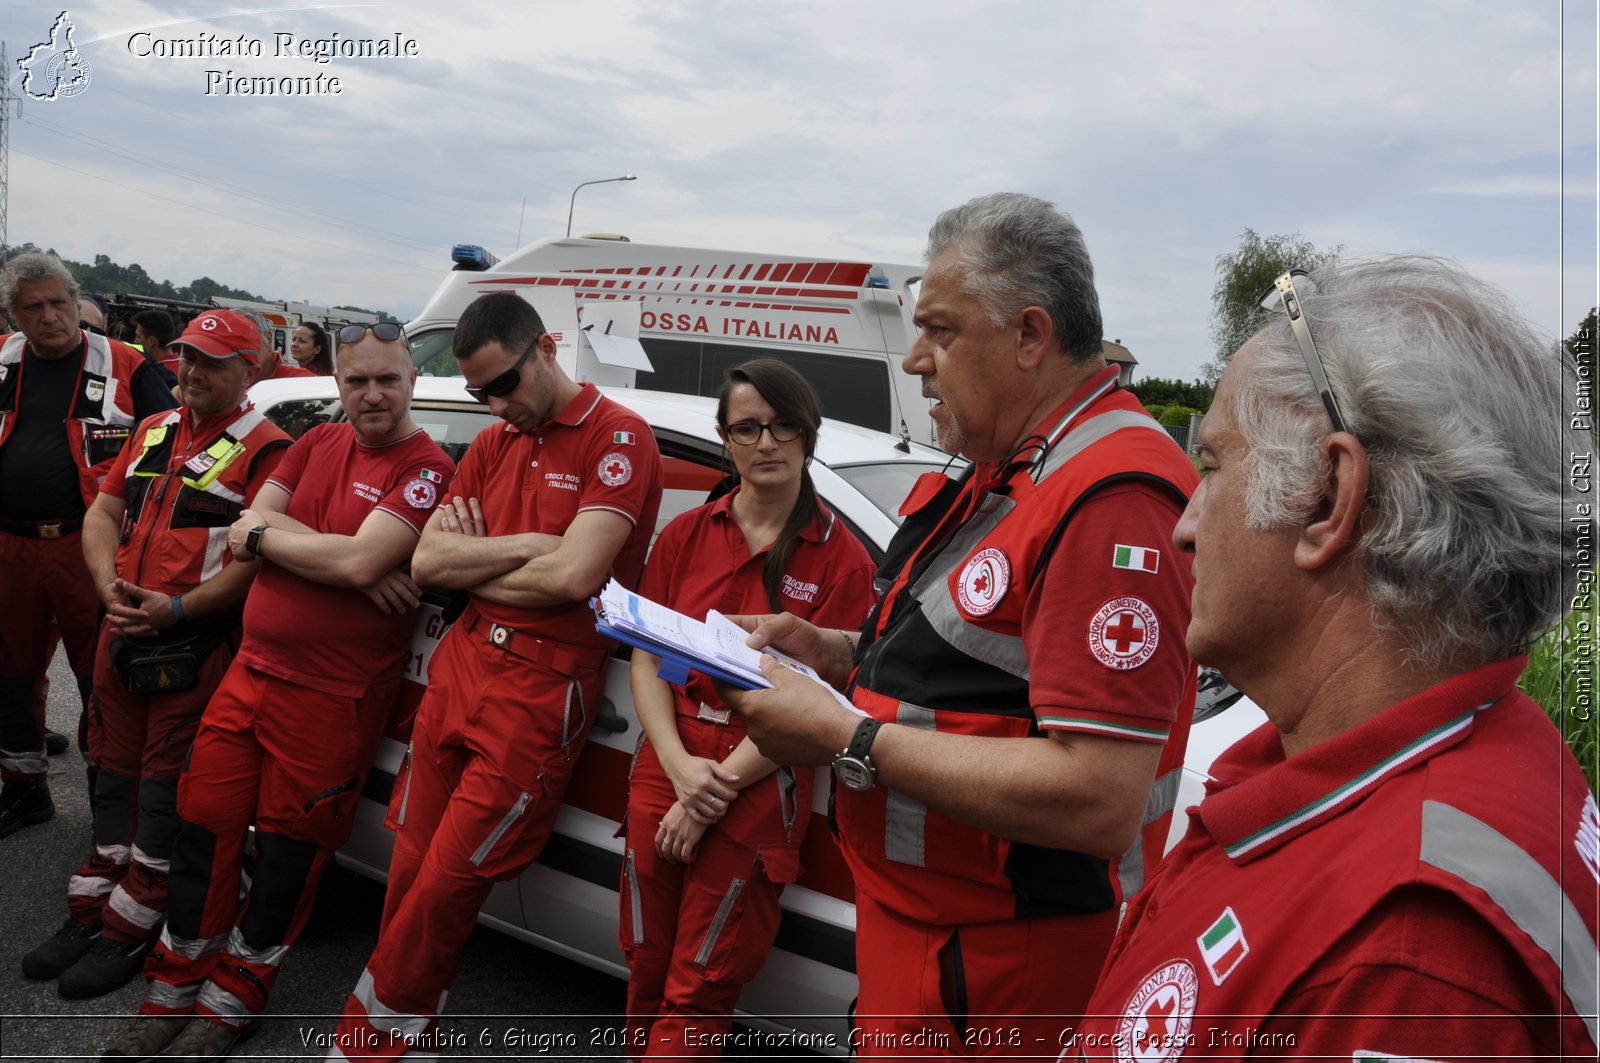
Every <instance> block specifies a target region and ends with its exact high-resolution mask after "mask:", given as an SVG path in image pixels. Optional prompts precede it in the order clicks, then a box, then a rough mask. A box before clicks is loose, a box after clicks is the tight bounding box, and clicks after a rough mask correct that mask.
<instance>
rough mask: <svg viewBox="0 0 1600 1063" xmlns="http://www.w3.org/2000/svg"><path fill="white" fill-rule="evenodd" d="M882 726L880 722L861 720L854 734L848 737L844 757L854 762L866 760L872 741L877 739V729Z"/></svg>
mask: <svg viewBox="0 0 1600 1063" xmlns="http://www.w3.org/2000/svg"><path fill="white" fill-rule="evenodd" d="M882 726H883V721H882V720H873V719H866V720H862V721H861V722H860V723H859V724H857V725H856V733H855V734H854V735H852V736H851V737H850V744H849V745H848V746H846V747H845V750H844V755H845V756H847V757H851V758H853V759H855V760H866V759H867V753H868V751H869V750H871V749H872V740H873V739H875V738H877V737H878V729H879V728H880V727H882Z"/></svg>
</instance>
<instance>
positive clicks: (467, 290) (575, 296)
mask: <svg viewBox="0 0 1600 1063" xmlns="http://www.w3.org/2000/svg"><path fill="white" fill-rule="evenodd" d="M451 257H452V260H453V261H454V262H455V267H454V268H453V269H452V270H451V271H450V273H449V274H448V275H447V276H446V277H445V279H444V282H443V283H442V284H440V285H439V288H438V290H437V291H435V292H434V293H433V296H432V298H430V299H429V300H428V304H427V306H426V307H425V308H424V309H423V311H422V313H421V314H419V315H418V316H417V317H416V319H415V320H413V321H411V322H410V323H409V324H408V325H407V326H406V333H407V335H409V336H410V338H411V343H412V347H413V351H414V356H415V359H416V363H417V365H418V366H419V367H420V368H421V370H422V372H423V374H424V375H426V376H459V375H460V370H459V368H458V367H457V365H456V359H455V354H454V352H453V350H452V347H451V341H452V338H453V336H454V333H455V324H456V320H457V319H458V318H459V317H460V316H461V312H462V311H463V310H465V309H466V308H467V305H468V304H469V303H471V302H472V301H473V300H474V299H476V298H477V297H478V296H480V295H483V294H485V293H488V292H506V291H509V292H517V293H519V294H521V295H523V296H524V297H525V298H527V299H528V301H529V302H531V303H533V304H534V305H535V306H537V307H539V308H540V310H541V313H544V312H545V307H546V306H548V305H550V302H549V297H550V296H564V295H567V294H570V297H571V299H572V300H574V301H575V303H576V306H577V307H578V313H579V314H580V315H581V314H582V313H583V308H584V307H585V306H586V305H591V306H592V304H595V303H599V302H604V301H610V300H627V301H633V302H636V303H637V304H638V337H637V338H638V340H639V342H640V343H641V345H642V346H643V347H644V350H645V353H646V354H647V355H648V356H649V359H650V363H651V366H652V371H650V372H640V373H639V374H638V376H637V379H636V384H635V385H634V386H637V387H639V388H642V389H649V390H654V391H667V392H674V393H677V394H684V395H714V394H716V392H717V389H718V388H719V387H720V386H721V385H722V380H723V374H724V373H725V372H726V371H727V370H728V368H729V367H731V366H734V365H738V364H739V363H740V362H745V361H749V360H750V359H751V358H759V357H766V356H771V357H776V358H781V359H783V360H784V361H785V362H788V363H789V364H790V365H792V366H794V367H795V368H796V369H798V370H800V372H801V373H803V374H805V376H806V379H807V380H809V381H810V382H811V385H812V387H814V388H815V389H816V391H817V394H818V396H819V397H820V398H821V400H822V413H823V416H825V417H829V418H832V419H835V420H840V421H848V422H851V423H853V424H858V425H862V426H864V427H867V428H873V429H876V430H878V431H880V432H887V433H890V434H892V435H897V436H899V437H900V438H901V439H902V440H907V439H909V440H913V441H915V442H919V443H932V442H933V423H932V421H931V419H930V418H929V416H928V409H929V402H928V400H927V399H925V398H923V397H922V394H921V384H920V382H919V381H918V379H917V378H915V377H911V376H907V375H906V374H905V373H903V372H902V371H901V370H900V361H901V359H902V358H903V357H904V356H905V353H906V350H907V348H908V347H909V346H910V343H911V340H912V338H913V336H914V335H915V330H914V327H913V326H912V323H911V314H912V306H913V304H914V302H915V294H914V290H913V285H914V284H915V283H916V282H917V281H918V280H920V279H921V276H922V272H923V270H922V267H920V266H905V265H892V264H874V263H868V262H843V261H836V260H830V259H819V258H807V257H803V256H797V255H776V254H758V253H754V252H748V251H712V250H706V249H703V248H690V247H667V246H662V245H656V244H636V243H632V242H630V241H628V240H627V239H626V238H622V237H595V236H585V237H569V238H557V239H549V240H539V241H537V242H535V243H532V244H529V245H528V246H526V247H524V248H522V249H521V250H520V251H518V252H516V253H515V254H514V255H512V256H510V257H508V258H506V259H503V260H498V259H496V258H495V257H494V256H493V255H490V254H489V253H487V252H485V251H484V250H483V249H482V248H481V247H478V246H476V245H471V244H458V245H457V246H456V247H455V249H454V251H453V253H452V256H451ZM595 309H598V307H596V308H595ZM630 309H631V308H630ZM630 316H631V315H630ZM547 327H549V328H550V329H551V330H552V332H558V331H559V325H558V324H556V323H547ZM556 339H557V342H558V344H560V343H562V340H563V337H561V336H560V335H557V337H556Z"/></svg>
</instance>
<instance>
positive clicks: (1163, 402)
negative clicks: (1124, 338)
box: [1128, 376, 1216, 412]
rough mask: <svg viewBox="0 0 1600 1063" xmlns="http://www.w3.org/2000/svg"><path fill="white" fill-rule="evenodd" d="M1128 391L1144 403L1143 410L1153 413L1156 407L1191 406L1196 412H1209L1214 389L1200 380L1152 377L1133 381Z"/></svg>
mask: <svg viewBox="0 0 1600 1063" xmlns="http://www.w3.org/2000/svg"><path fill="white" fill-rule="evenodd" d="M1128 390H1129V391H1131V392H1132V393H1133V395H1134V397H1135V398H1137V399H1138V400H1139V401H1140V402H1142V403H1144V408H1145V409H1147V410H1151V411H1152V412H1153V411H1154V408H1155V407H1156V406H1169V405H1178V406H1193V407H1194V408H1195V409H1197V410H1209V409H1210V408H1211V396H1212V393H1213V392H1215V391H1216V388H1214V387H1212V386H1211V385H1210V384H1207V383H1205V382H1204V381H1201V380H1195V381H1189V382H1186V381H1182V380H1168V379H1166V378H1165V377H1159V376H1152V377H1146V378H1145V379H1143V380H1135V381H1134V382H1133V383H1132V384H1129V385H1128Z"/></svg>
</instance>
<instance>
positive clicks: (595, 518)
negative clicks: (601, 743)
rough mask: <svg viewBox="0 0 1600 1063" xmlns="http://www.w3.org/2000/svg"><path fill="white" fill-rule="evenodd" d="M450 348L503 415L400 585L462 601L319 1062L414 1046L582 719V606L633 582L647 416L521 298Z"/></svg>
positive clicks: (472, 389)
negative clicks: (568, 351) (374, 904)
mask: <svg viewBox="0 0 1600 1063" xmlns="http://www.w3.org/2000/svg"><path fill="white" fill-rule="evenodd" d="M455 350H456V357H457V358H459V359H460V364H461V371H462V373H463V374H464V375H465V376H466V378H467V385H468V386H467V390H468V392H469V393H470V394H471V395H472V396H473V397H474V398H476V399H478V400H479V401H480V402H483V403H485V404H487V405H488V407H489V410H490V412H492V413H493V414H494V415H495V416H496V417H498V418H500V419H501V420H502V421H504V422H505V424H503V425H496V426H491V427H488V428H485V429H484V430H483V431H482V432H480V433H479V434H478V437H477V438H476V439H475V440H473V443H472V446H471V448H470V449H469V450H468V451H467V453H466V456H465V457H464V458H463V459H462V463H461V469H460V472H459V474H458V476H457V478H456V483H455V488H454V492H453V495H454V497H453V499H452V501H451V503H450V504H448V505H444V506H441V507H440V509H439V512H438V513H436V514H435V515H434V517H433V519H432V520H430V521H429V522H428V526H427V528H426V529H424V530H423V533H422V541H421V542H420V543H419V544H418V546H417V553H416V558H415V560H414V561H413V571H414V573H415V575H416V578H417V581H418V582H419V583H423V584H426V585H430V586H442V587H450V588H455V589H458V590H465V591H467V592H469V595H470V604H468V605H467V607H466V611H465V612H464V613H463V614H462V615H461V617H460V619H458V620H457V621H456V622H455V624H454V626H452V627H451V628H450V630H449V631H448V632H447V633H446V634H445V636H444V638H443V640H442V641H440V643H439V647H438V649H437V650H435V651H434V654H433V657H432V658H431V660H430V661H429V664H428V676H429V683H428V692H427V694H426V695H425V696H424V697H423V700H422V705H421V706H420V707H419V708H418V710H417V718H416V723H415V725H414V727H413V730H412V735H411V748H410V750H409V751H408V754H407V757H406V761H405V764H404V766H403V767H402V769H401V775H400V778H399V779H398V780H397V782H396V784H395V790H394V796H393V799H392V802H391V804H390V809H389V813H390V815H389V818H390V821H391V825H392V826H393V827H394V828H395V830H396V837H395V847H394V857H393V859H392V861H391V862H390V865H389V890H388V894H387V896H386V897H385V898H384V905H383V926H382V930H381V931H380V932H379V937H378V947H377V949H376V951H374V952H373V954H372V957H371V958H370V959H369V960H368V961H367V967H366V970H365V971H364V972H363V973H362V975H361V978H360V980H359V981H358V982H357V984H356V987H355V990H354V991H353V992H352V993H351V995H350V997H349V999H348V1001H347V1002H346V1004H345V1011H344V1017H343V1019H342V1021H341V1022H340V1024H339V1029H338V1032H337V1033H336V1034H335V1035H334V1038H333V1041H334V1043H333V1048H332V1051H331V1052H330V1053H329V1058H330V1059H346V1058H348V1059H398V1058H400V1057H402V1056H404V1055H405V1054H407V1053H408V1052H409V1051H412V1050H413V1049H416V1050H418V1051H421V1052H424V1053H426V1050H427V1048H428V1047H429V1046H431V1044H432V1040H433V1039H432V1037H431V1030H432V1028H433V1026H434V1024H435V1022H436V1021H437V1019H438V1015H439V1012H440V1010H441V1009H442V1008H443V1006H444V998H445V993H446V991H447V990H448V989H449V988H450V983H451V981H452V980H453V979H454V977H455V972H456V965H457V962H458V961H459V959H460V956H461V950H462V947H463V946H464V945H465V944H466V940H467V935H468V934H469V933H471V931H472V927H473V925H474V924H475V923H476V921H477V915H478V908H479V907H480V906H481V905H482V903H483V901H484V898H485V897H487V896H488V894H489V890H490V889H491V888H492V887H493V886H494V884H495V883H496V882H499V881H502V880H505V879H510V878H514V877H516V876H517V875H518V874H520V873H521V872H522V870H523V869H524V868H526V867H527V866H528V865H529V864H530V863H532V862H533V860H534V859H535V858H536V857H537V856H538V855H539V853H540V851H541V850H542V849H543V848H544V844H545V841H546V840H547V839H548V838H549V836H550V832H551V829H552V828H553V827H554V825H555V819H556V813H557V811H558V810H559V809H560V807H561V800H562V797H563V795H564V794H565V793H566V788H567V783H568V782H569V781H570V780H571V778H572V770H573V767H574V766H575V765H576V763H577V760H578V754H579V753H581V752H582V750H583V746H584V742H585V741H586V739H587V738H588V735H589V730H590V728H591V727H592V726H593V724H594V719H595V714H596V712H597V711H598V709H599V706H600V693H601V686H602V682H603V678H604V666H605V661H606V657H607V656H608V654H609V653H610V650H611V647H612V645H613V644H612V643H611V642H609V641H608V640H606V639H603V638H601V637H600V636H599V635H598V634H597V633H596V632H595V627H594V614H593V613H592V612H591V610H590V609H589V606H588V604H587V600H588V598H589V597H590V596H591V595H593V594H596V593H598V592H599V590H600V588H601V586H602V585H603V584H604V583H605V581H606V579H607V577H608V576H615V577H616V578H617V579H618V580H619V581H621V582H622V583H624V584H626V585H628V586H633V585H634V584H636V583H637V582H638V579H639V575H640V572H641V571H642V570H643V568H644V558H645V551H646V549H647V548H648V546H649V544H650V537H651V535H652V534H653V533H654V531H655V523H656V511H657V509H658V508H659V506H660V501H661V456H660V454H659V452H658V451H657V450H656V444H655V439H654V437H653V436H652V435H651V433H650V427H649V425H647V424H646V423H645V422H644V420H643V419H642V418H640V417H639V416H638V415H637V414H635V413H633V412H632V411H630V410H628V409H625V408H624V407H622V406H620V405H618V404H617V403H615V402H612V401H611V400H610V399H608V398H606V397H605V396H603V395H601V394H600V392H599V391H598V390H597V389H596V388H595V386H594V385H593V384H583V385H581V386H580V385H579V384H577V383H575V382H574V381H573V380H572V379H571V378H570V377H568V376H567V374H566V372H565V371H564V370H563V369H562V368H561V366H560V365H559V364H558V363H557V362H556V345H555V341H554V339H553V338H552V337H551V336H550V335H549V334H548V333H546V332H545V329H544V325H543V323H542V322H541V321H540V319H539V314H538V312H537V311H535V310H534V309H533V307H532V306H531V305H529V304H528V303H527V302H525V301H524V300H523V299H522V298H521V297H520V296H517V295H515V294H512V293H509V292H501V293H496V294H492V295H485V296H483V297H481V298H479V299H478V300H477V301H475V302H474V303H473V304H472V305H471V306H469V307H468V308H467V310H466V312H465V313H463V314H462V315H461V320H460V321H459V322H458V323H457V325H456V331H455ZM269 550H270V547H269ZM429 1058H432V1057H431V1056H430V1057H429Z"/></svg>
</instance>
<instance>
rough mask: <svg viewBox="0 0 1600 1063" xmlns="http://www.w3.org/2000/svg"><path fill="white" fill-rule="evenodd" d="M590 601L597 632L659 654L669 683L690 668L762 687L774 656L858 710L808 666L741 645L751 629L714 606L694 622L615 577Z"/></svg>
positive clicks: (736, 684)
mask: <svg viewBox="0 0 1600 1063" xmlns="http://www.w3.org/2000/svg"><path fill="white" fill-rule="evenodd" d="M589 604H590V605H591V606H592V607H593V608H594V613H595V630H596V631H598V632H600V634H602V635H605V636H606V637H608V638H614V639H616V640H617V641H619V642H625V643H627V644H628V645H630V646H635V647H637V648H639V649H642V650H645V651H647V652H649V653H653V654H655V655H657V656H658V657H660V658H661V668H660V671H659V673H658V674H659V675H660V676H661V678H662V679H664V680H666V681H667V682H669V683H677V684H679V685H682V684H683V683H684V682H685V681H687V679H688V677H689V672H690V671H696V672H701V673H703V674H705V675H708V676H710V677H711V678H712V679H716V680H720V681H721V682H724V683H727V684H728V685H729V686H733V687H737V688H739V689H740V690H766V689H769V688H771V686H772V684H771V683H770V682H768V681H767V677H766V676H764V675H762V674H761V659H762V658H763V657H773V658H775V659H777V660H779V661H781V662H783V663H784V664H785V665H786V666H788V667H790V668H793V669H794V670H795V671H797V672H799V673H800V674H801V675H804V676H807V677H808V678H810V679H812V680H814V681H815V682H817V683H820V684H821V685H822V686H823V687H825V688H826V689H827V690H828V692H829V693H831V694H832V695H833V696H834V698H835V699H836V700H837V701H838V702H839V703H840V704H842V705H845V706H847V707H848V708H850V710H851V711H852V712H858V711H859V710H857V709H856V708H855V706H853V705H851V704H850V701H849V699H848V698H846V697H845V696H844V695H843V694H841V693H839V692H838V691H837V690H834V689H833V687H831V686H829V685H828V684H827V683H825V682H823V680H822V679H821V677H820V676H818V675H817V673H816V672H815V671H814V670H813V669H812V668H811V667H810V666H809V665H806V664H802V663H801V662H799V661H797V660H795V659H794V658H792V657H788V656H785V655H784V654H781V653H778V652H777V651H775V650H753V649H751V648H750V647H749V646H747V645H745V639H746V638H747V637H748V634H749V633H748V632H746V631H745V630H744V629H743V628H741V627H740V626H739V625H738V624H735V623H734V622H733V621H731V620H729V619H728V618H727V617H725V616H723V615H722V614H721V613H719V612H717V611H716V610H714V609H713V610H712V611H711V612H709V613H707V614H706V618H705V620H704V621H700V620H696V619H694V618H693V617H688V616H685V615H683V614H682V613H680V612H678V611H677V610H675V609H669V608H667V607H666V606H664V605H662V604H660V603H659V602H653V601H651V600H650V599H649V598H644V597H641V596H640V595H638V594H635V593H634V592H632V591H630V590H628V589H627V588H625V587H623V586H622V585H620V584H619V583H617V581H616V580H611V581H610V582H609V583H607V584H606V585H605V588H604V589H603V590H601V592H600V596H599V597H598V598H591V599H590V600H589Z"/></svg>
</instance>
